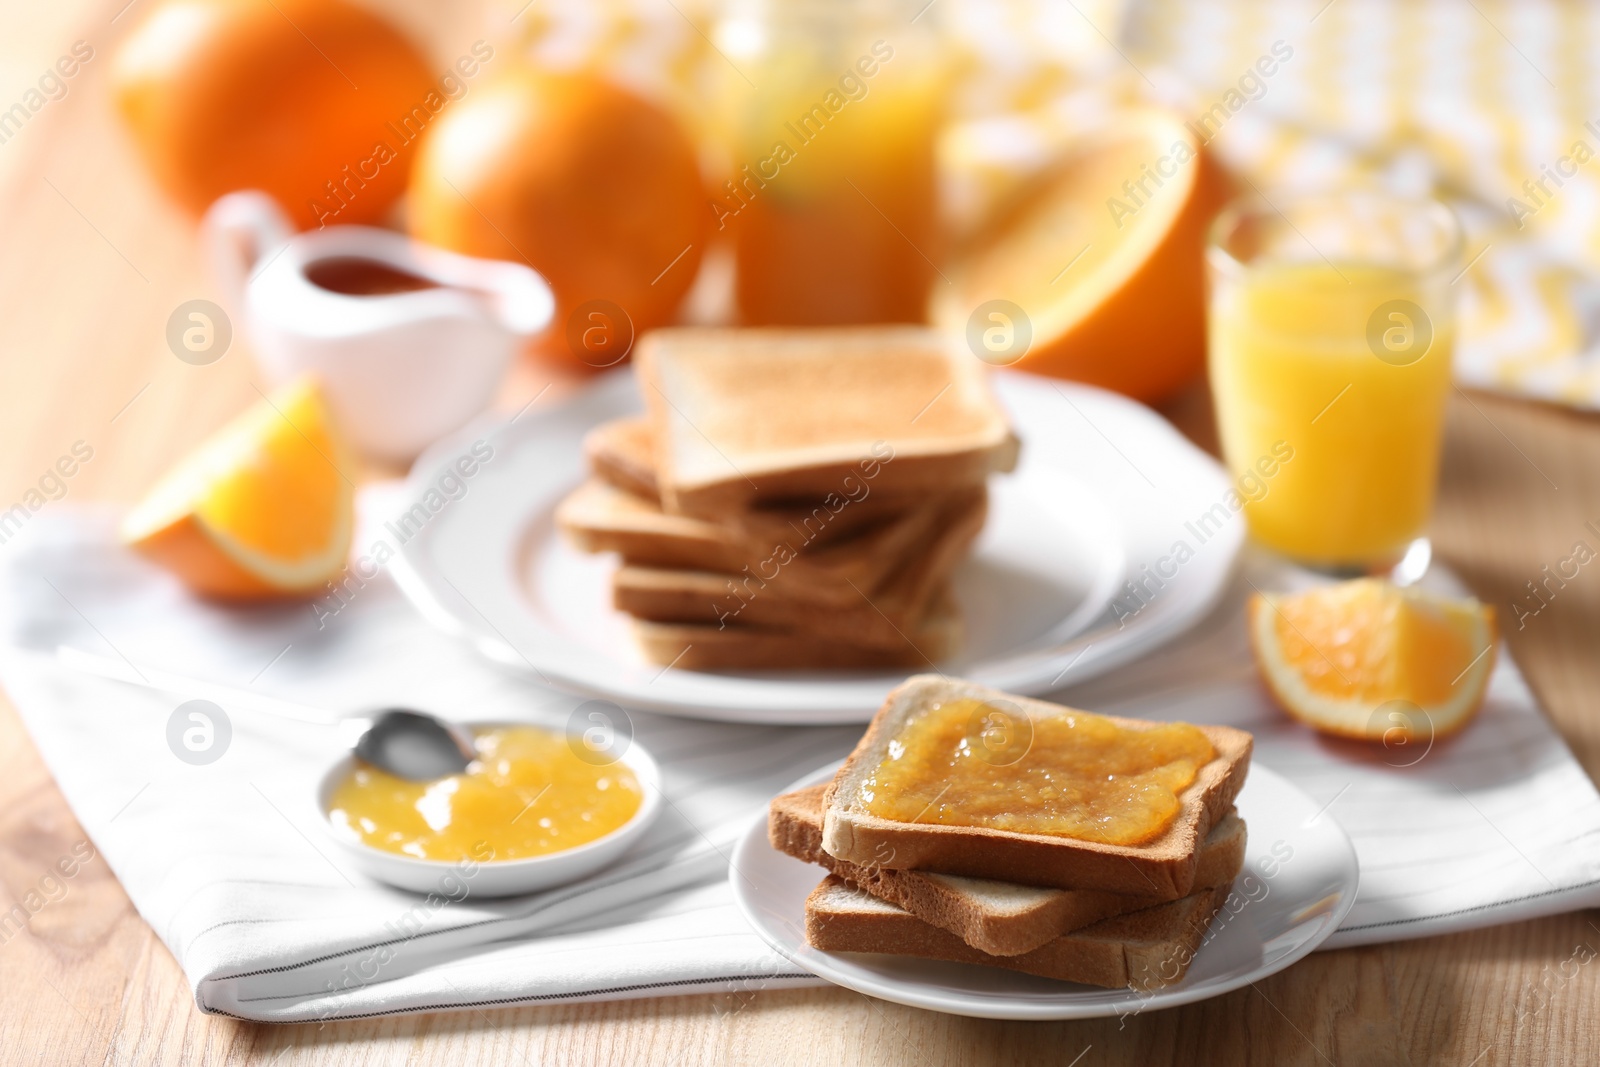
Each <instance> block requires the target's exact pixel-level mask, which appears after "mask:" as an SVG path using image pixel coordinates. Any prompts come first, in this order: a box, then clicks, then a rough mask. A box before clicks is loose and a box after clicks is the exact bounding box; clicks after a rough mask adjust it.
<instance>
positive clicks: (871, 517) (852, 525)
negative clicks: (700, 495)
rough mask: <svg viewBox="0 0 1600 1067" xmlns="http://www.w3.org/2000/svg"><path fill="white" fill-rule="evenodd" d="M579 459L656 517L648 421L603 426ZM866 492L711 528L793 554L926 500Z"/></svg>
mask: <svg viewBox="0 0 1600 1067" xmlns="http://www.w3.org/2000/svg"><path fill="white" fill-rule="evenodd" d="M583 453H584V456H585V458H586V459H587V460H588V462H589V469H590V470H591V471H593V472H594V474H595V477H596V478H597V479H598V480H599V481H600V482H602V483H604V484H605V485H609V486H610V487H612V488H613V489H615V490H617V491H618V492H622V493H627V494H629V495H630V496H633V497H637V498H638V499H639V500H640V501H648V502H649V503H650V504H652V505H653V506H654V508H655V509H656V510H657V511H658V512H659V510H660V508H661V492H660V487H659V486H658V485H657V484H656V470H655V444H654V442H653V440H652V437H651V430H650V421H649V420H648V419H646V418H645V417H643V416H634V417H631V418H621V419H612V420H611V421H610V422H604V423H601V424H600V425H599V426H596V427H594V428H593V429H592V430H590V431H589V432H588V433H587V434H586V435H585V436H584V439H583ZM865 488H866V489H867V490H868V491H867V493H866V495H862V487H859V486H858V487H855V488H854V489H849V490H848V491H846V492H843V493H839V494H837V495H836V496H835V497H834V498H833V499H831V500H827V499H820V500H811V501H787V500H780V501H777V502H775V503H773V504H771V505H768V506H765V507H757V508H751V509H749V510H745V511H739V512H735V513H731V514H727V515H719V516H717V517H716V520H715V523H714V525H716V526H718V527H721V528H722V530H721V531H720V532H719V533H717V534H715V535H713V536H715V537H716V538H718V539H719V541H728V542H730V543H734V544H746V545H754V546H765V547H766V549H767V551H768V552H770V550H771V548H772V546H774V545H776V544H779V543H787V544H790V545H792V546H793V547H794V548H796V549H797V550H799V549H809V548H822V547H823V546H825V545H830V544H833V543H834V542H836V541H839V540H842V539H845V538H849V537H851V536H852V535H855V534H858V533H861V532H862V531H864V530H867V529H869V528H870V527H873V526H877V525H879V524H881V523H885V522H890V521H893V520H894V519H897V518H899V517H900V516H902V515H904V514H905V513H906V512H909V511H915V510H916V509H917V508H919V507H921V506H922V505H923V504H925V503H926V502H927V500H928V495H927V494H922V493H919V494H917V495H915V496H906V495H901V496H892V495H889V494H885V493H874V492H871V491H870V490H871V486H870V485H867V486H865ZM847 489H848V487H847ZM677 518H678V520H679V521H680V522H690V521H693V520H690V519H689V518H688V517H687V516H678V517H677ZM704 521H710V520H704ZM596 551H606V550H605V549H598V550H596ZM625 555H626V553H625ZM627 558H630V559H631V558H633V557H631V556H630V557H627ZM638 562H646V561H645V560H643V559H640V560H638ZM745 562H748V560H744V559H743V558H741V559H740V562H739V563H738V564H736V565H734V566H733V567H732V568H731V569H732V570H738V569H739V567H741V566H743V565H744V563H745ZM669 565H670V564H669ZM709 569H713V570H718V569H730V568H718V567H713V568H709Z"/></svg>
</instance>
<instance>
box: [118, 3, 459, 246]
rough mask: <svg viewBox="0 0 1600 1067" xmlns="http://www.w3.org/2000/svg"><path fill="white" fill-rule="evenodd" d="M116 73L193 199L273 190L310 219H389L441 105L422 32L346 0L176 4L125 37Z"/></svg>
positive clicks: (186, 200)
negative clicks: (418, 142)
mask: <svg viewBox="0 0 1600 1067" xmlns="http://www.w3.org/2000/svg"><path fill="white" fill-rule="evenodd" d="M112 78H113V85H114V90H115V93H116V100H117V105H118V109H119V110H120V111H121V113H122V116H123V118H124V119H125V120H126V122H127V124H128V126H129V128H130V129H131V131H132V133H133V136H134V140H135V141H136V142H137V143H138V146H139V149H140V152H141V153H142V155H143V156H144V159H145V162H146V163H147V164H148V165H149V166H150V169H151V170H152V171H154V173H155V176H156V179H157V181H158V182H159V183H160V184H161V186H162V187H163V188H164V189H166V190H167V192H168V193H170V194H171V195H172V196H173V197H175V198H176V199H177V200H178V201H179V202H181V203H182V204H184V206H186V207H187V208H189V209H190V210H191V211H194V212H196V213H199V212H202V211H204V210H205V208H206V207H207V206H209V205H210V204H211V202H212V201H213V200H215V199H216V198H217V197H219V196H221V195H223V194H224V193H228V192H231V191H233V190H235V189H263V190H265V191H266V192H268V193H271V194H272V195H273V196H274V197H275V198H276V199H277V200H278V202H279V203H281V204H282V205H283V207H284V208H285V210H287V211H288V212H289V214H290V216H291V217H292V218H293V219H294V220H295V222H296V224H298V225H299V226H300V227H302V228H308V227H311V226H316V225H319V224H320V225H327V224H331V223H333V222H340V223H346V222H371V221H373V220H376V219H378V218H380V217H381V216H382V215H383V214H384V213H385V212H386V211H387V210H388V209H389V207H390V205H392V204H393V203H394V201H395V200H396V199H397V198H398V197H399V196H400V194H401V193H402V192H404V191H405V184H406V176H407V172H408V170H409V165H410V158H409V157H410V155H411V149H410V147H408V145H407V143H406V139H407V138H412V139H414V138H415V137H416V136H417V135H418V134H419V133H420V129H418V127H419V126H421V125H426V124H427V123H428V122H429V121H431V120H432V118H433V114H434V112H435V111H437V110H438V109H439V108H442V107H443V98H442V97H441V96H440V95H439V93H438V91H437V89H436V87H435V86H434V85H433V84H432V81H431V79H430V77H429V75H428V70H427V66H426V64H425V62H424V60H423V58H422V56H421V55H420V54H419V53H418V51H417V50H416V48H415V47H414V46H413V45H412V44H411V42H409V41H408V40H407V39H406V38H405V37H403V36H402V35H401V34H400V32H399V31H397V30H396V29H395V28H394V27H393V26H391V25H389V24H388V23H387V22H385V21H383V20H382V19H381V18H379V17H378V16H376V15H373V14H371V13H369V12H367V11H364V10H363V9H361V8H359V7H355V6H352V5H350V4H347V3H344V2H343V0H167V2H166V3H163V4H161V5H160V6H158V7H156V8H155V9H153V10H152V11H151V12H150V13H149V14H148V15H147V16H146V17H145V18H144V19H143V21H142V22H140V23H139V25H138V26H136V27H135V28H134V30H133V31H132V32H131V33H130V34H129V35H128V37H127V38H126V39H125V40H124V41H123V42H122V44H121V46H120V47H119V48H118V50H117V56H116V60H115V66H114V70H113V75H112ZM430 96H432V98H433V99H431V100H430V99H429V98H430ZM408 120H409V122H408ZM380 146H381V147H380Z"/></svg>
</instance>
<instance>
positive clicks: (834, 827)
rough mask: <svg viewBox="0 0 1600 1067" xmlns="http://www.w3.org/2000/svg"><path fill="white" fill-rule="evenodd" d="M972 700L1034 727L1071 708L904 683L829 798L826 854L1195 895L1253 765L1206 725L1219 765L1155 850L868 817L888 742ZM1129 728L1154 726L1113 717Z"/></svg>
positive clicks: (1033, 880) (1235, 743)
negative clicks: (870, 787)
mask: <svg viewBox="0 0 1600 1067" xmlns="http://www.w3.org/2000/svg"><path fill="white" fill-rule="evenodd" d="M961 698H973V699H976V700H980V701H986V702H995V701H1002V702H1005V703H1007V704H1009V705H1011V706H1013V707H1016V708H1018V709H1020V710H1021V711H1022V712H1023V713H1025V714H1027V715H1028V716H1029V717H1030V718H1040V717H1045V716H1053V715H1063V714H1070V713H1072V711H1073V709H1071V708H1067V707H1064V706H1062V705H1060V704H1051V703H1048V702H1046V701H1043V700H1032V699H1029V698H1027V697H1019V696H1011V695H1009V694H1007V693H1002V692H999V691H998V690H994V689H989V688H986V687H984V686H980V685H977V684H974V683H972V682H966V681H961V680H959V679H949V678H945V677H943V676H940V675H918V676H915V677H912V678H909V679H907V680H906V681H905V682H904V683H903V684H902V685H900V686H899V687H897V688H896V689H894V690H893V691H892V692H891V693H890V694H889V695H888V697H887V698H885V700H884V703H883V707H881V708H879V709H878V713H877V715H876V716H874V717H873V720H872V722H871V724H869V725H868V727H867V732H866V733H865V734H864V735H863V736H862V738H861V740H860V741H859V742H858V743H857V744H856V747H855V750H854V751H853V752H851V754H850V756H849V758H848V759H846V760H845V763H844V766H843V767H841V768H840V769H839V773H838V775H837V776H836V777H835V778H834V780H833V781H832V782H831V783H830V784H829V786H828V789H827V791H826V794H825V799H824V810H823V830H822V847H823V848H824V849H825V850H826V851H827V853H828V854H829V855H830V856H833V857H834V858H835V859H840V860H845V861H847V862H850V863H855V864H859V865H861V866H880V867H893V868H896V869H902V870H904V869H916V870H923V871H936V872H939V873H941V874H959V875H966V876H969V877H973V878H991V879H994V880H997V881H1002V882H1016V883H1019V884H1022V885H1035V886H1046V887H1049V888H1055V889H1100V890H1104V891H1106V892H1111V893H1126V894H1130V895H1134V896H1147V897H1152V898H1154V899H1157V900H1176V899H1178V898H1179V897H1183V896H1187V895H1188V894H1189V893H1190V892H1191V891H1192V889H1193V887H1194V878H1195V871H1196V867H1197V865H1198V863H1199V854H1200V848H1199V846H1200V843H1201V842H1202V841H1204V840H1205V837H1206V835H1207V834H1208V833H1210V832H1211V827H1212V826H1213V825H1214V824H1215V823H1216V822H1217V821H1218V820H1219V819H1221V818H1222V816H1223V815H1224V814H1225V813H1226V812H1227V810H1228V809H1229V808H1230V807H1232V806H1233V801H1234V798H1235V797H1236V796H1237V795H1238V793H1239V789H1240V788H1241V787H1242V786H1243V785H1244V779H1245V775H1246V774H1247V773H1248V771H1249V766H1250V749H1251V737H1250V735H1249V734H1248V733H1246V732H1244V731H1243V730H1236V729H1234V728H1232V727H1229V726H1209V725H1203V726H1199V727H1198V729H1199V730H1200V731H1201V732H1202V733H1204V734H1205V735H1206V737H1207V738H1208V739H1209V740H1210V742H1211V745H1212V747H1213V748H1214V749H1215V751H1216V756H1215V758H1213V759H1212V760H1211V761H1210V762H1209V763H1207V764H1205V765H1204V766H1202V767H1201V768H1200V770H1199V773H1198V774H1197V775H1196V777H1195V780H1194V782H1193V783H1192V784H1190V786H1189V787H1188V788H1187V789H1185V790H1184V791H1183V792H1182V793H1180V794H1179V795H1178V801H1179V805H1180V807H1179V811H1178V814H1177V816H1176V817H1175V818H1174V819H1173V821H1172V823H1171V824H1170V825H1169V826H1168V827H1167V828H1166V829H1165V830H1164V831H1162V833H1161V834H1160V835H1159V836H1158V837H1156V838H1155V839H1154V840H1152V841H1148V842H1145V843H1144V844H1140V845H1112V844H1103V843H1100V842H1094V841H1082V840H1078V839H1076V838H1071V837H1062V836H1055V835H1046V834H1027V833H1018V832H1016V831H1011V830H996V829H992V828H989V827H972V826H953V825H946V824H931V823H918V822H901V821H896V820H891V819H885V818H881V817H879V816H875V815H872V814H869V813H868V812H867V811H866V810H865V808H864V807H863V805H862V804H861V801H860V794H861V786H862V783H863V781H864V780H865V779H866V778H867V777H868V776H870V775H871V774H872V772H873V771H874V769H876V768H877V766H878V765H879V764H880V763H881V762H882V761H883V759H884V756H885V753H886V752H887V750H888V747H889V743H890V741H891V740H892V739H893V738H894V737H895V736H896V735H897V733H898V732H899V731H900V729H901V728H902V727H903V726H904V725H905V724H907V723H909V722H910V721H912V720H913V719H914V718H915V717H916V716H918V715H919V714H921V713H922V712H924V711H925V710H927V709H928V708H929V707H931V706H934V705H936V704H938V703H940V702H941V701H946V700H954V699H961ZM1106 718H1110V719H1111V720H1112V721H1113V722H1115V723H1117V724H1118V725H1120V726H1124V727H1127V728H1129V729H1134V730H1140V729H1149V728H1151V727H1152V726H1155V725H1158V724H1157V723H1152V722H1147V721H1145V720H1142V719H1121V718H1116V717H1115V716H1106Z"/></svg>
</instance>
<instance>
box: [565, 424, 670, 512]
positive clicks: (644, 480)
mask: <svg viewBox="0 0 1600 1067" xmlns="http://www.w3.org/2000/svg"><path fill="white" fill-rule="evenodd" d="M583 458H584V459H585V460H587V461H588V463H589V469H590V470H591V471H593V472H594V473H595V474H596V475H597V476H598V477H599V478H600V479H601V480H602V481H604V482H605V483H606V484H608V485H613V486H616V487H617V488H618V489H620V490H622V491H623V492H625V493H632V494H633V495H634V496H637V497H643V498H644V499H645V500H653V501H655V502H656V503H658V504H659V503H660V502H661V487H660V486H658V485H657V484H656V447H655V442H654V441H652V440H651V438H650V420H648V419H646V418H643V417H642V416H640V417H635V418H623V419H612V420H611V421H610V422H603V423H601V424H600V425H599V426H596V427H595V428H594V429H592V430H590V431H589V432H588V433H586V434H584V436H583Z"/></svg>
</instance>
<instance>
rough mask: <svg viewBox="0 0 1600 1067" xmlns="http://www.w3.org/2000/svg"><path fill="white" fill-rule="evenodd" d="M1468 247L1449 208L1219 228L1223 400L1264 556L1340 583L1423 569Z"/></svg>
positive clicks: (1276, 215) (1233, 457)
mask: <svg viewBox="0 0 1600 1067" xmlns="http://www.w3.org/2000/svg"><path fill="white" fill-rule="evenodd" d="M1280 208H1281V211H1280V210H1279V209H1280ZM1460 241H1461V237H1460V230H1459V227H1458V225H1457V224H1456V222H1455V219H1454V216H1452V215H1451V213H1450V211H1449V210H1448V209H1447V208H1445V207H1444V206H1443V205H1442V204H1438V203H1435V202H1433V201H1414V200H1406V199H1400V198H1392V197H1388V196H1383V195H1379V194H1350V195H1347V196H1342V197H1319V198H1306V199H1303V200H1299V201H1289V200H1284V201H1282V202H1281V203H1280V204H1279V205H1278V206H1277V207H1274V206H1271V205H1268V204H1264V203H1263V204H1253V205H1239V206H1236V207H1234V208H1232V209H1230V210H1229V211H1226V212H1224V213H1223V215H1222V216H1221V217H1219V218H1218V220H1217V222H1216V224H1215V226H1214V228H1213V231H1212V241H1211V246H1210V248H1209V249H1208V260H1209V268H1210V284H1211V296H1210V307H1209V320H1210V322H1209V334H1210V340H1209V349H1210V350H1209V363H1210V376H1211V389H1212V394H1213V397H1214V399H1215V403H1216V410H1217V428H1218V431H1219V434H1220V436H1221V438H1222V448H1223V453H1224V455H1225V457H1226V460H1227V464H1228V466H1229V467H1230V468H1231V469H1232V472H1233V474H1234V475H1235V477H1236V478H1237V479H1238V480H1237V482H1236V484H1237V486H1238V487H1239V493H1240V497H1241V498H1242V502H1243V506H1244V512H1245V517H1246V520H1247V521H1248V523H1249V526H1250V532H1251V534H1252V535H1253V536H1254V537H1255V539H1256V540H1258V541H1260V542H1261V543H1263V544H1265V545H1267V546H1268V547H1270V548H1273V549H1276V550H1277V551H1279V552H1282V553H1284V554H1285V555H1287V556H1289V557H1291V558H1293V559H1296V560H1299V561H1301V562H1303V563H1307V564H1311V565H1313V566H1319V567H1323V568H1328V569H1334V570H1362V569H1365V570H1372V569H1378V570H1382V569H1383V568H1385V567H1389V566H1393V565H1394V564H1395V563H1396V562H1397V561H1399V560H1400V559H1401V557H1402V556H1408V553H1410V554H1411V555H1410V556H1408V558H1424V559H1425V558H1426V555H1427V553H1426V551H1421V552H1418V551H1417V549H1418V548H1425V542H1422V541H1421V540H1420V535H1421V533H1422V531H1423V528H1424V527H1425V526H1426V525H1427V521H1428V517H1429V513H1430V512H1431V510H1432V508H1433V497H1434V483H1435V481H1436V479H1437V474H1438V467H1439V450H1440V445H1441V440H1442V437H1443V426H1444V414H1445V401H1446V399H1447V396H1448V393H1449V389H1450V380H1451V378H1450V361H1451V354H1452V350H1453V348H1454V339H1455V295H1456V294H1455V290H1454V289H1453V288H1452V287H1451V284H1450V281H1451V276H1452V274H1453V273H1454V272H1455V270H1456V269H1457V266H1458V259H1459V253H1460Z"/></svg>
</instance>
